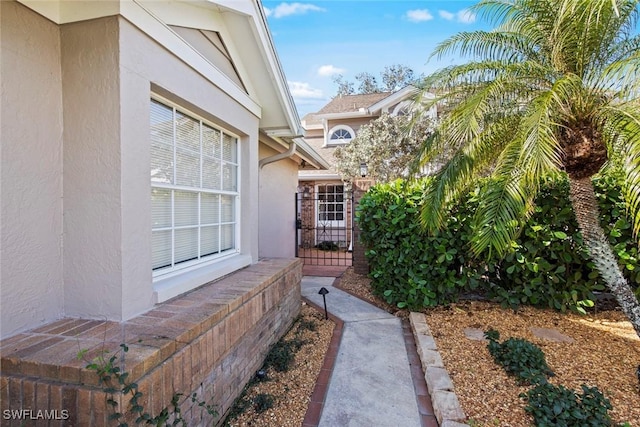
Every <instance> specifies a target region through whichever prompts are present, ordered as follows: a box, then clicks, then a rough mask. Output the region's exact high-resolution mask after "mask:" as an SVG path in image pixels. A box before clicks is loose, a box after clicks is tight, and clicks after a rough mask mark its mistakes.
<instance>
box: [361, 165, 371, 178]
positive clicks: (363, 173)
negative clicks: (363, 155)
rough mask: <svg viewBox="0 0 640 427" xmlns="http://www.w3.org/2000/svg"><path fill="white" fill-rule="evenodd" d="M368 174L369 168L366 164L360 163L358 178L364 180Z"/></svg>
mask: <svg viewBox="0 0 640 427" xmlns="http://www.w3.org/2000/svg"><path fill="white" fill-rule="evenodd" d="M368 172H369V168H368V167H367V164H366V163H365V162H362V163H360V176H361V177H363V178H364V177H365V176H367V173H368Z"/></svg>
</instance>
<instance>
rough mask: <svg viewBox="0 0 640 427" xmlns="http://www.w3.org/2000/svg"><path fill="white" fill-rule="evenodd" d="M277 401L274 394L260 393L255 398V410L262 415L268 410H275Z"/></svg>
mask: <svg viewBox="0 0 640 427" xmlns="http://www.w3.org/2000/svg"><path fill="white" fill-rule="evenodd" d="M275 401H276V400H275V397H273V395H272V394H269V393H260V394H257V395H256V396H255V397H254V398H253V408H254V409H255V410H256V412H257V413H259V414H260V413H262V412H264V411H266V410H267V409H271V408H273V404H274V403H275Z"/></svg>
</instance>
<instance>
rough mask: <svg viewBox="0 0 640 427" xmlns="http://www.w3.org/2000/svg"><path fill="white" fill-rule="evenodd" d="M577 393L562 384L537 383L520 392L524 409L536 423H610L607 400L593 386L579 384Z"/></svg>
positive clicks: (575, 426) (566, 426)
mask: <svg viewBox="0 0 640 427" xmlns="http://www.w3.org/2000/svg"><path fill="white" fill-rule="evenodd" d="M581 387H582V393H580V394H578V393H576V392H575V391H573V390H570V389H567V388H565V387H563V386H562V385H559V386H556V385H553V384H550V383H540V384H537V385H536V386H535V387H534V388H532V389H531V390H529V391H528V392H527V393H526V394H523V395H521V397H523V398H525V400H526V401H527V406H526V407H525V410H526V411H527V412H529V413H530V414H531V415H533V419H534V422H535V425H536V427H608V426H612V425H613V424H612V421H611V417H610V416H609V410H611V409H612V406H611V402H609V400H608V399H607V398H606V397H604V395H603V394H602V393H601V392H600V390H598V388H597V387H587V386H586V385H584V384H583V385H582V386H581Z"/></svg>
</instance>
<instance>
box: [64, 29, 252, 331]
mask: <svg viewBox="0 0 640 427" xmlns="http://www.w3.org/2000/svg"><path fill="white" fill-rule="evenodd" d="M63 42H64V43H63V49H64V55H63V58H64V62H63V69H64V70H68V72H67V73H66V75H68V76H69V79H68V80H65V95H66V94H69V96H68V98H67V99H69V100H73V101H70V102H69V104H68V105H67V104H65V126H66V127H67V126H69V127H72V130H70V131H69V132H68V137H67V136H66V137H65V162H67V159H68V162H69V164H71V167H70V168H69V170H70V172H69V173H68V175H69V176H65V183H67V182H69V185H68V186H67V185H66V184H65V195H66V194H69V195H70V197H72V198H73V199H72V200H70V202H69V204H67V203H65V221H66V223H65V229H66V230H68V239H69V240H68V242H65V266H66V265H67V264H69V266H70V268H69V269H67V268H65V283H66V290H67V291H68V292H67V293H68V295H69V298H70V299H69V300H68V304H67V314H68V315H76V316H82V317H92V316H96V315H98V316H106V317H107V318H110V319H120V320H123V319H127V318H129V317H131V316H133V315H135V314H138V313H141V312H143V311H144V310H147V309H149V308H150V307H151V306H152V305H153V303H154V302H158V301H163V300H166V299H169V298H172V297H174V296H176V295H178V294H180V293H182V292H184V291H186V290H188V289H190V288H193V287H195V286H198V285H202V284H204V283H206V282H208V281H210V280H213V279H215V278H217V277H219V276H221V275H223V274H227V273H229V272H231V271H233V270H235V269H237V268H239V267H242V266H244V265H248V264H250V263H251V262H255V261H257V259H258V256H257V255H258V254H257V252H258V250H257V225H256V224H255V221H252V220H251V216H250V212H254V211H255V210H256V208H257V205H255V200H256V199H257V173H256V171H255V167H253V168H252V167H251V165H256V164H257V129H258V119H257V117H255V116H254V115H253V114H251V113H249V112H248V111H246V110H245V109H244V108H242V107H241V106H239V105H237V103H236V102H235V101H234V100H233V99H231V98H230V97H229V96H228V95H226V94H225V93H223V92H221V91H220V90H218V89H217V88H216V86H214V85H213V84H211V83H210V82H208V81H206V80H205V79H204V78H203V77H202V76H200V75H199V74H198V73H196V72H195V71H194V70H193V69H191V68H190V67H188V66H187V65H186V64H184V63H183V62H182V61H180V60H179V59H178V58H176V57H174V56H172V55H169V54H167V53H166V51H165V50H164V49H163V48H162V47H161V46H159V45H158V44H156V43H155V42H153V41H152V40H151V39H149V38H148V37H146V36H145V35H144V34H143V33H141V32H140V31H139V30H138V29H137V28H135V27H134V26H133V25H131V24H129V23H128V22H127V21H126V20H124V19H123V18H116V17H113V18H103V19H98V20H92V21H87V22H81V23H76V24H68V25H66V26H65V28H64V29H63ZM91 55H95V57H91ZM105 57H106V58H108V59H105ZM105 61H108V62H105ZM87 63H89V64H96V70H95V72H96V73H97V74H98V81H100V82H102V83H101V84H97V85H96V84H92V82H86V81H84V82H83V79H82V76H84V75H86V74H85V72H86V71H87V70H86V68H87V67H86V64H87ZM103 90H104V93H102V91H103ZM96 91H98V92H97V93H96ZM152 93H155V94H158V95H162V96H163V97H165V98H167V99H169V100H170V101H172V102H175V103H176V104H177V105H180V106H182V107H186V108H188V109H189V110H190V111H194V112H195V113H198V114H199V115H202V116H203V117H204V118H206V119H208V120H210V121H212V122H214V123H216V124H219V125H221V126H222V127H224V128H227V129H230V130H232V131H234V132H235V133H237V134H239V135H240V159H241V170H242V173H241V177H240V188H241V200H240V203H241V210H240V212H241V214H240V223H241V224H242V225H241V233H240V247H241V248H242V249H241V254H240V255H238V256H235V257H232V258H231V259H229V260H227V261H226V262H225V261H221V262H218V263H215V264H213V265H211V266H209V267H207V268H201V269H195V270H192V271H190V272H188V273H184V274H178V275H174V276H171V277H169V278H165V277H162V276H161V277H159V278H156V279H155V280H152V275H151V255H150V254H151V233H150V230H151V225H150V224H151V203H150V194H151V186H150V181H149V164H150V152H149V147H150V141H149V103H150V98H151V95H152ZM103 97H104V98H106V99H103ZM78 100H84V101H85V102H78ZM107 102H112V108H109V107H108V106H105V105H104V104H105V103H107ZM67 111H70V112H69V117H68V119H67V117H66V115H67ZM87 124H91V125H92V126H93V128H91V127H90V126H88V125H87ZM98 126H100V127H98ZM65 132H66V131H65ZM65 135H66V133H65ZM95 135H101V136H102V137H101V138H100V139H102V141H101V140H100V139H98V138H95ZM91 139H93V144H94V146H93V147H92V146H91V142H89V143H87V141H88V140H91ZM67 140H68V142H67ZM67 144H68V145H69V146H70V147H69V151H70V153H69V154H68V155H67V151H68V150H67V148H66V147H67ZM74 159H75V160H77V162H78V163H79V164H81V165H79V167H74V166H73V165H74ZM92 165H99V166H103V167H104V169H106V170H107V171H109V172H108V173H109V174H110V175H108V176H105V175H104V171H101V170H100V169H101V168H96V167H91V166H92ZM65 174H66V175H67V168H65ZM96 186H97V187H98V188H101V187H102V188H101V190H100V191H99V192H98V194H95V187H96ZM96 199H97V200H96ZM87 200H95V202H93V203H89V202H87ZM76 207H77V208H78V209H75V208H76ZM67 211H69V212H70V214H69V215H67V214H66V212H67ZM103 224H110V226H109V227H105V226H104V225H103ZM92 230H103V231H102V232H100V231H99V232H98V233H95V232H93V233H92ZM87 247H89V248H92V249H89V250H90V251H92V253H90V254H89V256H90V257H91V262H84V263H78V262H74V260H77V259H79V257H82V256H85V257H86V256H87V252H86V251H87ZM233 258H235V259H233ZM96 269H98V271H100V272H101V273H103V274H100V275H96ZM92 288H95V289H100V294H101V295H100V297H99V298H100V299H99V300H96V292H95V291H94V289H92ZM154 292H155V293H154ZM96 307H102V308H103V310H102V311H101V312H99V313H96Z"/></svg>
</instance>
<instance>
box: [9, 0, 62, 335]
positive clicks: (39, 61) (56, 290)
mask: <svg viewBox="0 0 640 427" xmlns="http://www.w3.org/2000/svg"><path fill="white" fill-rule="evenodd" d="M0 19H1V20H0V31H1V35H0V39H1V41H2V48H1V49H2V60H1V61H0V75H2V80H1V84H2V88H1V93H2V98H1V101H0V102H1V104H0V110H1V111H2V126H1V127H0V129H1V133H0V140H1V141H2V149H1V150H2V151H1V154H0V162H1V164H0V200H1V202H2V203H1V212H0V224H1V232H0V301H2V308H3V309H2V310H1V318H0V325H1V329H0V336H7V335H11V334H13V333H15V332H16V331H19V330H24V329H26V328H29V327H32V326H34V325H39V324H42V323H44V322H46V321H48V320H51V319H55V318H57V317H59V316H60V315H61V314H62V312H63V270H62V236H63V226H62V187H63V183H62V140H63V136H62V133H63V126H62V122H63V118H62V99H63V96H62V86H61V81H62V72H61V68H60V34H59V29H58V27H57V26H56V25H55V24H52V23H51V22H49V21H47V20H45V19H43V18H41V17H40V16H38V15H37V14H35V13H33V12H31V11H29V10H28V9H26V8H24V7H23V6H21V5H19V4H18V3H14V2H7V1H2V2H0ZM25 124H26V125H25Z"/></svg>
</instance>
